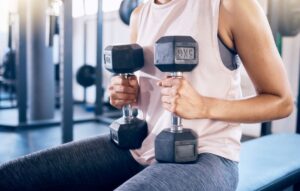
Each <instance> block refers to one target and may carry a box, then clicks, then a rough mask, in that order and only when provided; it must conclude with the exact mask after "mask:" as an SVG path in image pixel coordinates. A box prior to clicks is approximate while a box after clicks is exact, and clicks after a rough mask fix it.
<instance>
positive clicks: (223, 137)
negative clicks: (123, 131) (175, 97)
mask: <svg viewBox="0 0 300 191" xmlns="http://www.w3.org/2000/svg"><path fill="white" fill-rule="evenodd" d="M219 5H220V0H172V1H170V2H169V3H167V4H164V5H157V4H155V3H154V0H149V1H148V2H147V3H145V4H144V5H143V8H142V9H141V12H140V15H139V20H138V38H137V43H138V44H140V45H141V46H143V48H144V56H145V67H144V68H143V69H142V70H141V71H140V72H138V73H137V76H138V79H139V85H140V93H139V108H140V109H141V111H142V112H143V115H144V118H145V119H146V121H147V123H148V129H149V131H148V132H149V135H148V137H147V138H146V139H145V140H144V142H143V145H142V147H141V148H140V149H138V150H132V151H131V153H132V155H133V157H134V158H135V159H136V160H137V161H138V162H140V163H141V164H150V163H152V162H154V159H155V157H154V140H155V137H156V135H157V134H159V133H160V132H161V131H162V130H163V129H165V128H168V127H170V125H171V123H170V121H171V114H170V113H169V112H168V111H166V110H164V109H163V108H162V104H161V99H160V98H161V95H160V88H159V87H158V86H157V85H156V83H157V81H158V80H160V79H162V78H164V77H166V75H167V74H165V73H162V72H160V71H159V70H158V69H157V68H155V66H154V62H153V58H154V56H153V51H154V44H155V42H156V41H157V40H158V39H159V38H160V37H162V36H171V35H187V36H192V37H193V38H194V39H195V40H196V41H197V42H198V44H199V64H198V66H197V67H196V68H195V69H194V70H193V71H192V72H190V73H185V74H184V77H185V78H186V79H187V80H188V81H189V82H190V83H191V84H192V85H193V87H194V88H195V89H196V90H197V91H198V92H199V94H201V95H203V96H208V97H214V98H219V99H227V100H234V99H239V98H241V88H240V75H239V70H238V69H234V70H229V69H228V68H227V67H226V65H228V63H223V62H222V58H223V54H222V53H223V51H222V50H224V49H222V48H221V46H220V45H219V39H218V19H219ZM220 50H221V52H220ZM221 55H222V56H221ZM223 61H224V59H223ZM191 109H193V108H191ZM187 112H189V111H187ZM183 126H184V127H185V128H190V129H193V130H194V131H195V132H196V133H197V135H198V153H212V154H216V155H219V156H222V157H224V158H227V159H230V160H233V161H238V160H239V150H240V138H241V130H240V125H239V124H235V123H228V122H222V121H213V120H209V119H199V120H183Z"/></svg>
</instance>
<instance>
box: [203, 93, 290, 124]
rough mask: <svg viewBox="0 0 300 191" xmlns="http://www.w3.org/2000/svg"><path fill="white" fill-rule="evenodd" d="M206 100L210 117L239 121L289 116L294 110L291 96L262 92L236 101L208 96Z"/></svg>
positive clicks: (266, 119)
mask: <svg viewBox="0 0 300 191" xmlns="http://www.w3.org/2000/svg"><path fill="white" fill-rule="evenodd" d="M204 102H205V105H206V109H205V110H206V115H207V118H208V119H212V120H220V121H228V122H237V123H258V122H263V121H270V120H275V119H280V118H284V117H287V116H288V115H290V114H291V112H292V111H293V100H292V98H291V96H284V97H279V96H275V95H270V94H261V95H258V96H256V97H252V98H249V99H244V100H234V101H230V100H220V99H215V98H207V97H206V98H205V101H204Z"/></svg>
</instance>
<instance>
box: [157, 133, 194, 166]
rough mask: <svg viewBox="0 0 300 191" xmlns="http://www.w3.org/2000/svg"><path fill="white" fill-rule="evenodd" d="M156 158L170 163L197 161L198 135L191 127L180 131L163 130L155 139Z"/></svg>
mask: <svg viewBox="0 0 300 191" xmlns="http://www.w3.org/2000/svg"><path fill="white" fill-rule="evenodd" d="M155 158H156V160H157V161H159V162H168V163H190V162H195V161H196V160H197V158H198V154H197V136H196V135H195V133H194V132H193V131H192V130H191V129H183V130H182V132H180V133H174V132H172V131H171V129H166V130H164V131H162V132H161V133H160V134H159V135H158V136H157V138H156V139H155Z"/></svg>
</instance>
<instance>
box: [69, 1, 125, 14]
mask: <svg viewBox="0 0 300 191" xmlns="http://www.w3.org/2000/svg"><path fill="white" fill-rule="evenodd" d="M98 1H99V0H73V17H82V16H84V15H94V14H97V11H98ZM121 2H122V0H103V12H110V11H116V10H118V9H119V8H120V4H121Z"/></svg>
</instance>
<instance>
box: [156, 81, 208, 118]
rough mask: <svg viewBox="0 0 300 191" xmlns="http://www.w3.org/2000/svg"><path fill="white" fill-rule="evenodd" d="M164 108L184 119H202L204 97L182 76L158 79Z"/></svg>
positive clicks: (204, 111)
mask: <svg viewBox="0 0 300 191" xmlns="http://www.w3.org/2000/svg"><path fill="white" fill-rule="evenodd" d="M157 84H158V86H160V87H161V95H162V97H161V100H162V104H163V107H164V109H166V110H168V111H170V112H172V113H174V114H175V115H177V116H179V117H182V118H184V119H203V118H205V116H206V107H205V98H204V97H203V96H201V95H200V94H199V93H198V92H197V91H196V90H195V89H194V88H193V87H192V86H191V84H190V83H189V82H188V81H187V80H185V79H184V78H166V79H164V80H161V81H159V82H158V83H157Z"/></svg>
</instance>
